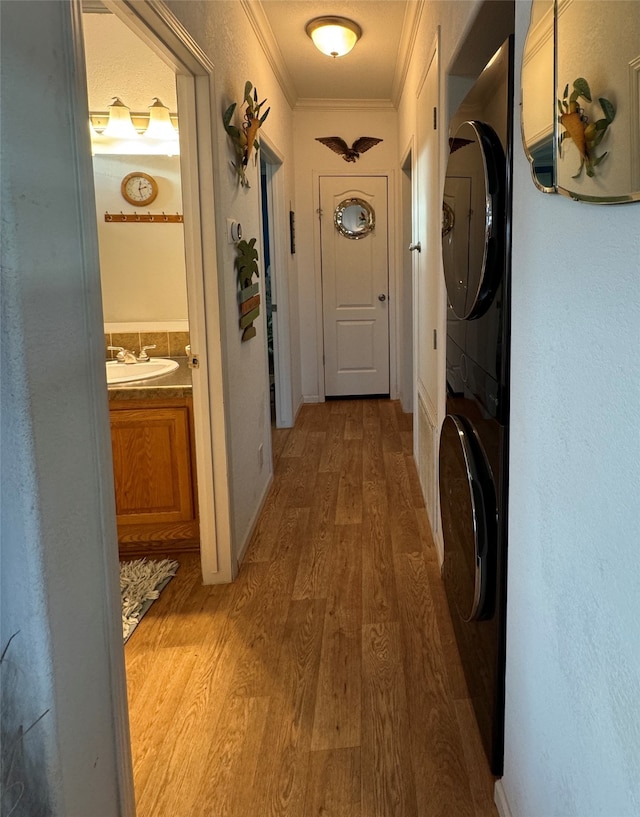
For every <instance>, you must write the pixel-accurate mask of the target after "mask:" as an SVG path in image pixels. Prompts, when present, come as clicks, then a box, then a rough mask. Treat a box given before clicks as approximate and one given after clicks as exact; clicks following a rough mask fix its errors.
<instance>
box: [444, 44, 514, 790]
mask: <svg viewBox="0 0 640 817" xmlns="http://www.w3.org/2000/svg"><path fill="white" fill-rule="evenodd" d="M512 99H513V59H512V42H511V40H508V41H507V42H505V43H504V44H503V46H502V47H501V48H500V49H499V51H498V52H497V54H496V55H495V56H494V57H493V59H492V60H491V61H490V62H489V64H488V65H487V67H486V68H485V70H484V71H483V73H482V75H481V76H480V77H479V79H478V80H477V81H476V83H475V84H474V86H473V88H472V89H471V91H470V92H469V94H468V95H467V96H466V97H465V99H464V100H463V102H462V104H461V106H460V108H459V110H458V113H457V115H456V117H454V119H453V123H454V125H455V131H454V132H453V134H452V137H451V139H450V140H449V143H450V156H449V161H448V164H447V175H446V181H445V188H444V201H443V230H442V232H443V237H442V245H443V263H444V271H445V279H446V285H447V295H448V315H447V417H446V419H445V421H444V424H443V427H442V432H441V438H440V505H441V510H442V531H443V537H444V563H443V567H442V574H443V579H444V583H445V588H446V593H447V599H448V603H449V609H450V612H451V617H452V620H453V626H454V630H455V634H456V640H457V643H458V649H459V652H460V656H461V659H462V664H463V667H464V673H465V678H466V681H467V686H468V690H469V695H470V698H471V700H472V702H473V706H474V710H475V714H476V718H477V721H478V726H479V729H480V734H481V736H482V740H483V743H484V747H485V750H486V753H487V757H488V759H489V764H490V766H491V771H492V772H493V773H494V774H495V775H501V774H502V769H503V753H504V667H505V612H506V610H505V603H506V559H507V538H506V537H507V454H508V432H509V313H510V310H509V279H510V257H511V251H510V249H511V248H510V228H509V226H510V219H511V190H510V179H511V144H512V125H511V123H512Z"/></svg>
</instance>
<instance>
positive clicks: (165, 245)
mask: <svg viewBox="0 0 640 817" xmlns="http://www.w3.org/2000/svg"><path fill="white" fill-rule="evenodd" d="M86 16H87V15H85V17H86ZM99 16H100V17H105V16H106V15H104V14H101V15H99ZM93 170H94V182H95V191H96V211H97V214H98V241H99V246H100V277H101V282H102V305H103V312H104V320H105V322H106V323H127V322H128V323H140V322H145V321H147V322H155V323H158V322H162V321H168V322H172V321H187V320H188V317H189V316H188V312H187V283H186V269H185V256H184V228H183V225H182V224H164V223H162V222H161V223H159V224H158V223H156V224H136V223H131V222H125V223H120V222H114V221H112V222H109V221H105V218H104V214H105V213H107V212H109V213H120V212H125V213H133V212H138V213H141V212H142V213H144V212H147V211H150V212H152V213H163V212H164V213H182V190H181V186H180V157H179V156H116V155H114V154H101V155H96V156H94V157H93ZM140 170H141V171H142V172H143V173H147V174H149V175H151V176H153V178H154V179H155V180H156V181H157V183H158V196H157V198H156V199H155V201H154V202H152V204H151V205H149V206H148V207H144V208H141V207H133V206H132V205H130V204H129V203H128V202H126V201H125V200H124V199H123V198H122V194H121V192H120V183H121V181H122V179H123V178H124V177H125V176H126V175H127V173H132V172H133V171H140Z"/></svg>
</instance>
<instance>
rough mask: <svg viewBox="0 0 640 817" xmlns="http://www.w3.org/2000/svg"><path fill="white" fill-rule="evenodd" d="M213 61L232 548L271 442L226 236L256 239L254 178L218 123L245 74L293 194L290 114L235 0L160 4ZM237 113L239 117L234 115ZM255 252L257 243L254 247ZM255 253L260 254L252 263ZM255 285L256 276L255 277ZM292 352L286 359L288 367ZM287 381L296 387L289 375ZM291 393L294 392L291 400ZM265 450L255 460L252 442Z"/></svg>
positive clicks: (260, 330)
mask: <svg viewBox="0 0 640 817" xmlns="http://www.w3.org/2000/svg"><path fill="white" fill-rule="evenodd" d="M167 5H168V6H169V8H170V9H171V11H172V12H173V13H174V14H175V15H176V16H177V17H178V19H179V20H180V21H181V22H182V24H183V25H184V26H185V28H186V29H187V30H188V31H189V33H190V34H191V36H192V37H194V39H195V40H196V41H197V42H198V44H199V45H200V47H201V48H202V49H203V50H204V51H205V52H206V53H207V55H208V56H209V58H210V59H211V61H212V62H213V64H214V65H215V67H216V70H215V74H214V82H215V94H216V104H217V106H218V107H217V109H216V108H214V110H213V112H212V113H213V116H214V120H215V127H216V129H217V142H216V144H215V148H214V150H215V155H214V162H215V168H216V188H215V195H216V219H217V224H216V230H217V235H218V244H217V246H218V275H219V276H220V279H221V287H222V289H221V310H222V312H223V321H224V322H225V328H224V336H223V354H224V361H225V366H226V372H227V384H228V405H229V412H228V415H227V416H228V435H229V436H228V444H229V452H230V456H229V466H230V472H231V488H232V503H233V508H232V520H233V531H234V548H235V552H236V555H239V554H240V552H241V550H242V548H243V546H244V544H245V542H246V539H247V536H248V534H249V532H250V529H251V525H252V523H253V520H254V517H255V514H256V512H257V510H258V508H259V505H260V502H261V499H262V497H263V495H264V492H265V490H266V488H267V485H268V482H269V477H270V474H269V468H268V461H269V457H268V452H269V451H270V450H271V424H270V417H269V383H268V377H267V352H266V325H265V311H264V309H263V310H262V314H261V315H260V318H259V320H258V321H257V322H256V323H255V324H254V325H255V326H256V329H257V337H256V338H254V339H252V340H250V341H248V342H246V343H241V340H240V337H241V332H240V330H239V328H238V303H237V289H236V273H235V270H234V259H235V251H234V248H233V246H232V245H231V244H228V243H227V239H226V219H227V218H233V219H236V220H237V221H240V222H241V223H242V228H243V234H244V237H245V238H247V239H249V238H251V237H254V236H255V237H258V239H259V241H258V246H260V242H261V238H260V200H259V188H258V184H259V180H258V173H257V170H256V168H255V167H254V166H253V160H251V163H250V167H249V169H248V173H247V175H248V178H249V181H250V184H251V187H250V189H244V188H241V187H239V186H238V184H237V181H236V176H235V172H234V171H233V169H232V168H231V167H230V161H231V160H232V159H233V158H234V154H233V149H232V147H231V143H230V142H229V139H228V138H227V135H226V133H225V132H224V130H223V128H222V121H221V120H222V114H223V112H224V111H225V110H226V109H227V107H228V106H229V105H230V104H231V102H238V103H240V102H241V101H242V93H243V91H244V84H245V81H246V80H250V81H251V82H252V83H253V85H254V86H255V87H257V88H258V92H259V94H260V98H261V99H264V98H265V97H266V98H267V99H268V103H269V105H270V106H271V113H270V114H269V117H268V119H267V120H266V122H265V125H264V126H263V127H264V132H265V134H266V135H267V136H268V137H269V140H270V142H271V144H272V145H273V146H274V147H275V149H276V150H277V151H278V153H279V154H280V155H281V156H282V157H283V159H284V161H283V165H284V166H283V169H282V172H283V173H284V174H285V187H286V190H287V199H289V200H291V201H292V202H293V201H294V194H293V140H292V130H293V126H292V114H291V109H290V108H289V105H288V103H287V101H286V98H285V97H284V95H283V93H282V91H281V89H280V86H279V85H278V83H277V82H276V80H275V79H274V76H273V73H272V71H271V68H270V66H269V64H268V62H267V59H266V57H265V56H264V54H263V52H262V50H261V48H260V46H259V44H258V42H257V39H256V37H255V35H254V33H253V29H252V28H251V25H250V23H249V20H248V17H247V15H246V13H245V11H244V9H243V7H242V4H241V3H239V2H236V1H235V0H234V1H233V2H229V0H218V1H217V2H215V3H210V2H203V1H202V0H193V2H188V3H185V2H179V1H178V2H175V1H173V0H172V1H171V2H169V3H168V4H167ZM238 121H239V120H238ZM260 255H262V251H261V250H260ZM295 258H296V257H295V256H288V257H287V258H286V259H283V266H284V270H283V274H284V275H285V276H287V278H288V280H289V284H290V290H291V294H290V303H291V304H295V300H296V298H297V289H296V275H295V269H296V265H295ZM261 262H262V259H261V260H260V263H261ZM260 285H261V291H263V279H262V277H261V278H260ZM296 327H297V323H296V321H292V329H293V333H292V337H291V348H292V350H296V349H297V348H298V337H297V334H296ZM296 365H297V360H295V361H294V366H293V368H294V370H295V368H296ZM294 388H299V381H298V379H297V378H296V380H295V381H294ZM298 401H299V397H298V396H297V395H295V394H294V406H295V405H297V404H298ZM259 445H263V446H264V451H265V460H264V465H263V466H262V467H260V465H259V459H258V446H259Z"/></svg>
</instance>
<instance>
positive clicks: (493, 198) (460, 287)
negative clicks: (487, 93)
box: [442, 121, 506, 320]
mask: <svg viewBox="0 0 640 817" xmlns="http://www.w3.org/2000/svg"><path fill="white" fill-rule="evenodd" d="M455 138H456V139H459V140H460V142H459V144H462V147H461V148H459V149H457V150H455V151H453V152H452V153H451V155H450V156H449V161H448V163H447V175H446V179H445V183H444V203H443V222H442V236H443V237H442V260H443V266H444V277H445V283H446V287H447V296H448V298H449V303H450V304H451V308H452V309H453V312H454V313H455V315H456V317H457V318H459V319H460V320H472V319H473V318H477V317H480V315H483V314H484V313H485V312H486V311H487V309H488V308H489V306H490V305H491V302H492V301H493V298H494V295H495V293H496V289H497V287H498V285H499V283H500V279H501V275H502V261H501V257H502V242H503V233H504V188H505V173H506V168H505V160H504V153H503V151H502V146H501V144H500V140H499V139H498V136H497V135H496V133H495V132H494V131H493V129H492V128H490V127H489V125H487V124H485V123H483V122H476V121H469V122H464V123H462V124H461V125H460V127H459V128H458V130H457V131H456V133H455Z"/></svg>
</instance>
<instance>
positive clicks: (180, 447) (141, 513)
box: [111, 406, 195, 529]
mask: <svg viewBox="0 0 640 817" xmlns="http://www.w3.org/2000/svg"><path fill="white" fill-rule="evenodd" d="M111 441H112V447H113V471H114V479H115V493H116V513H117V519H118V528H119V529H120V528H121V526H124V525H138V524H142V523H171V522H187V521H190V520H193V519H194V518H195V499H194V491H193V484H192V465H191V446H190V437H189V411H188V408H187V407H186V406H181V407H171V408H149V409H143V408H136V409H131V410H114V411H111Z"/></svg>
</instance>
